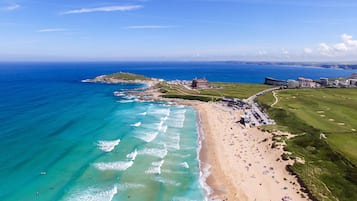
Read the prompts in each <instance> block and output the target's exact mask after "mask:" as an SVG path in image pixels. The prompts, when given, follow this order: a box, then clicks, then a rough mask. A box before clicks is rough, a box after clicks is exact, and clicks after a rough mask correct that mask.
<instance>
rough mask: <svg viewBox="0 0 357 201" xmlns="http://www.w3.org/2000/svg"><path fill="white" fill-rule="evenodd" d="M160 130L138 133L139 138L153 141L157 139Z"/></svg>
mask: <svg viewBox="0 0 357 201" xmlns="http://www.w3.org/2000/svg"><path fill="white" fill-rule="evenodd" d="M158 134H159V132H146V133H143V134H139V135H136V137H137V138H139V139H141V140H143V141H145V142H151V141H153V140H155V138H156V137H157V135H158Z"/></svg>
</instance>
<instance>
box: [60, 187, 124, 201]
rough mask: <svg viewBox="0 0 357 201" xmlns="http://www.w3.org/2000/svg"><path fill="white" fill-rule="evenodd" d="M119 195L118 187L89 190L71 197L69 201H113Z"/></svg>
mask: <svg viewBox="0 0 357 201" xmlns="http://www.w3.org/2000/svg"><path fill="white" fill-rule="evenodd" d="M117 193H118V189H117V186H113V187H112V188H110V189H99V188H89V189H86V190H84V191H83V190H82V191H78V192H75V193H73V194H72V195H70V196H69V197H68V198H67V199H65V200H68V201H111V200H112V199H113V197H114V196H115V195H116V194H117Z"/></svg>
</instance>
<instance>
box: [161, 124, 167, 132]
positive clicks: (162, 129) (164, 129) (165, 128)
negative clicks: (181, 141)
mask: <svg viewBox="0 0 357 201" xmlns="http://www.w3.org/2000/svg"><path fill="white" fill-rule="evenodd" d="M167 128H168V127H167V125H165V126H163V127H161V129H160V131H161V132H163V133H166V131H167Z"/></svg>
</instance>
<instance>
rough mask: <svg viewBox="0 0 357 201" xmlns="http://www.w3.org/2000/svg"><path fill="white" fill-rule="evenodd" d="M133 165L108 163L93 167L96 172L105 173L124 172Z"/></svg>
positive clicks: (119, 162) (120, 162)
mask: <svg viewBox="0 0 357 201" xmlns="http://www.w3.org/2000/svg"><path fill="white" fill-rule="evenodd" d="M133 164H134V162H133V161H129V162H122V161H117V162H108V163H94V164H93V165H94V167H95V168H97V169H98V170H101V171H105V170H117V171H124V170H126V169H128V168H129V167H131V166H132V165H133Z"/></svg>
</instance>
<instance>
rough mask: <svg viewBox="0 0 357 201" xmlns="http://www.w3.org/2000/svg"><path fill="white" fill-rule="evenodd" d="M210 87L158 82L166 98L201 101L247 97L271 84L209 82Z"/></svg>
mask: <svg viewBox="0 0 357 201" xmlns="http://www.w3.org/2000/svg"><path fill="white" fill-rule="evenodd" d="M210 86H211V87H212V88H209V89H200V90H190V89H187V88H185V87H183V86H180V85H173V84H167V83H166V82H162V83H160V84H158V87H159V88H160V90H161V91H162V92H163V93H164V95H163V97H166V98H181V99H189V100H201V101H217V100H220V99H221V98H223V97H231V98H239V99H244V98H248V97H250V96H252V95H254V94H256V93H258V92H259V91H262V90H264V89H267V88H270V87H271V86H267V85H262V84H241V83H218V82H213V83H210Z"/></svg>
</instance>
